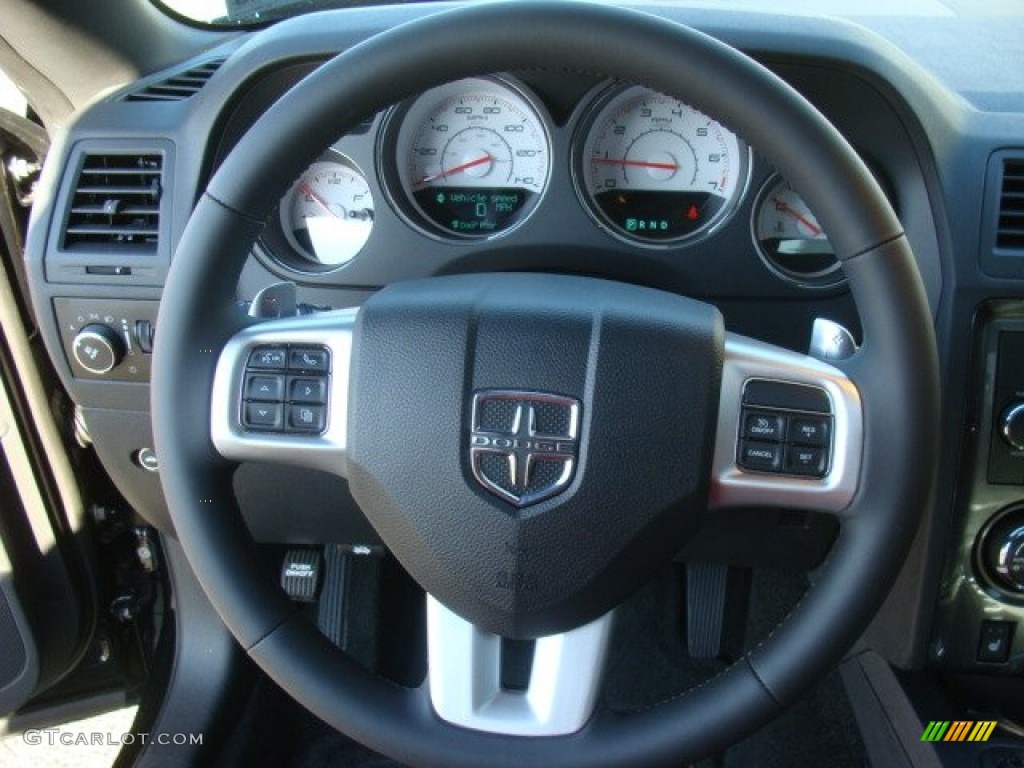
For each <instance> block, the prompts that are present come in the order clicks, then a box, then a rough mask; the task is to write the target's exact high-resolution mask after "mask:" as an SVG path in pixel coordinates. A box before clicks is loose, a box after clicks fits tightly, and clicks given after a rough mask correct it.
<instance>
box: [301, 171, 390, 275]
mask: <svg viewBox="0 0 1024 768" xmlns="http://www.w3.org/2000/svg"><path fill="white" fill-rule="evenodd" d="M281 229H282V230H283V231H284V236H285V239H287V240H288V243H289V245H291V246H292V248H294V249H295V250H296V251H298V253H299V254H300V255H301V256H302V257H303V259H304V260H305V261H307V262H310V263H312V264H313V265H317V266H322V267H338V266H341V265H343V264H347V263H348V262H349V261H351V260H352V259H353V258H355V256H356V255H357V254H358V253H359V252H360V251H361V250H362V249H363V246H364V245H366V241H367V240H369V238H370V232H371V231H372V230H373V196H372V195H371V193H370V187H369V185H368V184H367V182H366V177H365V176H363V174H362V173H360V172H359V170H357V169H356V167H355V165H354V164H353V163H351V161H349V160H348V158H345V157H341V162H338V161H335V160H321V161H319V162H316V163H313V165H311V166H310V167H309V168H307V169H306V172H305V173H303V174H302V176H300V177H299V179H298V180H297V181H296V182H295V184H294V185H293V186H292V188H291V190H290V191H289V193H288V195H287V196H286V197H285V199H284V200H283V201H282V203H281Z"/></svg>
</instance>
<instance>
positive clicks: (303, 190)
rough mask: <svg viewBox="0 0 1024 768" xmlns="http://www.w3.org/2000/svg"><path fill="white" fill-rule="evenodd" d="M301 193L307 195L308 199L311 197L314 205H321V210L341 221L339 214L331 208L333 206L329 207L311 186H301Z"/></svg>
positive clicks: (304, 184) (303, 184) (303, 183)
mask: <svg viewBox="0 0 1024 768" xmlns="http://www.w3.org/2000/svg"><path fill="white" fill-rule="evenodd" d="M299 192H301V193H302V194H304V195H306V196H307V197H310V198H311V199H312V200H313V202H314V203H316V204H317V205H319V206H320V207H321V208H323V209H324V210H325V211H327V213H328V214H330V215H331V216H333V217H334V218H336V219H340V218H341V217H340V216H339V215H338V213H337V212H336V211H335V210H333V209H332V208H331V206H329V205H328V204H327V201H326V200H324V199H323V198H322V197H320V195H318V194H317V193H316V192H314V191H313V188H312V187H311V186H309V184H307V183H306V182H302V183H301V184H299Z"/></svg>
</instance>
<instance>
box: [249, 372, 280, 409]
mask: <svg viewBox="0 0 1024 768" xmlns="http://www.w3.org/2000/svg"><path fill="white" fill-rule="evenodd" d="M245 397H246V399H248V400H270V401H275V400H276V401H277V402H280V401H281V400H283V399H284V376H266V375H260V374H249V375H248V376H246V377H245Z"/></svg>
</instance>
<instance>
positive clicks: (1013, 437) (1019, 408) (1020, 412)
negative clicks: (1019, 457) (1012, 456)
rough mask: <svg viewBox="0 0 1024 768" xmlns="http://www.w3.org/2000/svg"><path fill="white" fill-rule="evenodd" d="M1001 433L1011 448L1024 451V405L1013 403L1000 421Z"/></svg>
mask: <svg viewBox="0 0 1024 768" xmlns="http://www.w3.org/2000/svg"><path fill="white" fill-rule="evenodd" d="M999 433H1000V434H1001V435H1002V436H1003V440H1005V441H1006V442H1007V443H1008V444H1009V445H1010V447H1011V448H1014V449H1015V450H1018V451H1024V403H1020V402H1018V403H1012V404H1011V405H1010V407H1009V408H1007V409H1006V410H1005V411H1003V415H1002V416H1001V417H1000V419H999Z"/></svg>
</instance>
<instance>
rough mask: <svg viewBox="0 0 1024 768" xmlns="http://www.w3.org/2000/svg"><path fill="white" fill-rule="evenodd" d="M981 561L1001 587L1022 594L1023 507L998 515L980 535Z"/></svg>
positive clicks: (1023, 589)
mask: <svg viewBox="0 0 1024 768" xmlns="http://www.w3.org/2000/svg"><path fill="white" fill-rule="evenodd" d="M980 554H981V562H982V565H983V566H984V568H985V570H986V572H987V573H988V576H989V578H990V579H992V581H993V582H995V584H996V585H997V586H999V587H1000V588H1002V589H1003V590H1006V591H1009V592H1011V593H1013V594H1015V595H1022V594H1024V507H1017V508H1016V509H1013V510H1010V511H1009V512H1005V513H1003V514H1001V515H999V516H997V517H996V518H995V519H994V521H993V522H992V523H991V524H990V525H989V526H987V527H986V529H985V530H984V531H983V532H982V535H981V552H980Z"/></svg>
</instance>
